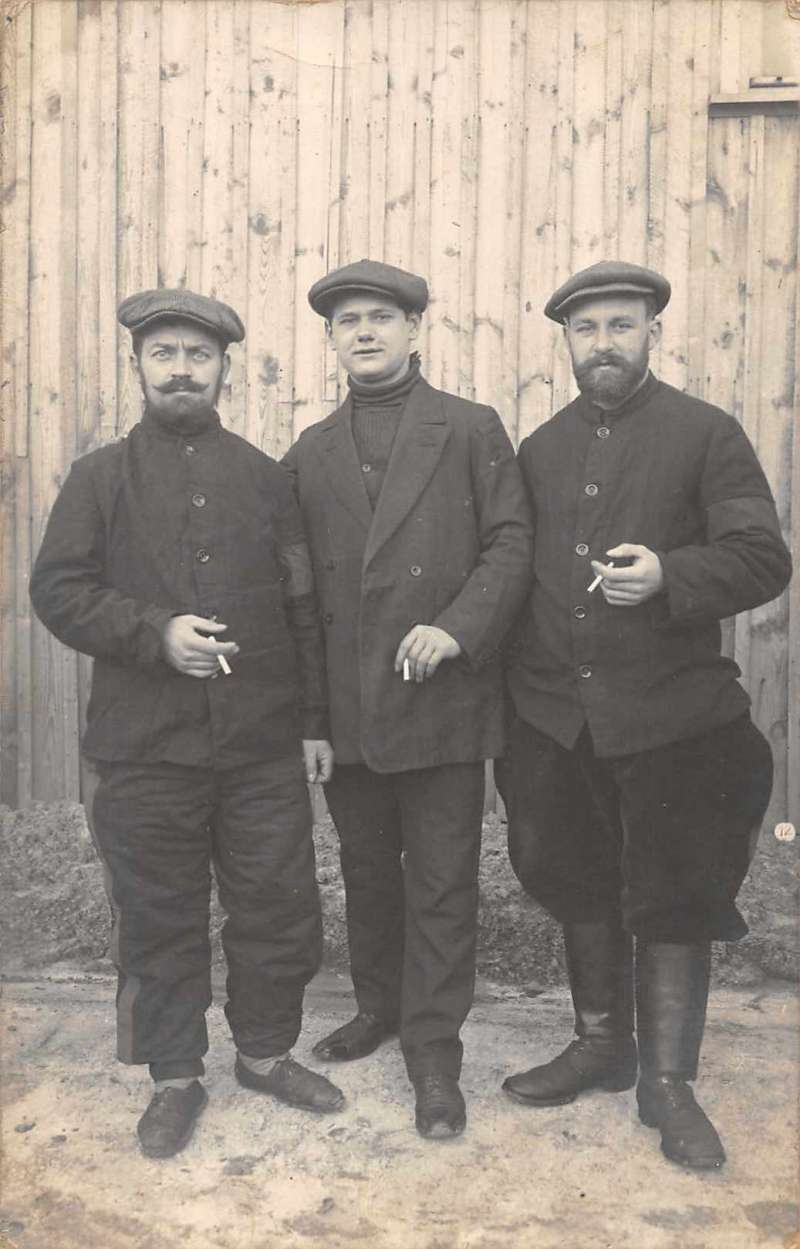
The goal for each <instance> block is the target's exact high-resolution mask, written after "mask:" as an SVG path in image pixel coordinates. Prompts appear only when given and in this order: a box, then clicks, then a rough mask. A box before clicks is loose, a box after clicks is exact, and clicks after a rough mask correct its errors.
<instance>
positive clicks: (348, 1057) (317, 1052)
mask: <svg viewBox="0 0 800 1249" xmlns="http://www.w3.org/2000/svg"><path fill="white" fill-rule="evenodd" d="M396 1035H397V1033H396V1032H387V1033H386V1036H382V1037H381V1039H380V1041H376V1042H375V1044H374V1045H371V1046H370V1047H369V1049H360V1050H359V1051H358V1053H357V1054H335V1053H332V1052H330V1051H328V1050H324V1049H320V1048H318V1046H319V1045H320V1044H321V1042H317V1045H314V1046H312V1049H311V1053H312V1054H313V1055H314V1057H315V1058H319V1059H321V1060H322V1062H326V1063H353V1062H358V1060H359V1058H368V1057H369V1055H370V1054H374V1053H375V1051H376V1049H380V1047H381V1045H383V1043H384V1041H391V1039H392V1037H393V1036H396Z"/></svg>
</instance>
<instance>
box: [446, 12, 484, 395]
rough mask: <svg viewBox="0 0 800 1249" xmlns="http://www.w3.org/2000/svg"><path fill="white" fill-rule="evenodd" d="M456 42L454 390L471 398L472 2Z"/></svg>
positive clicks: (476, 35)
mask: <svg viewBox="0 0 800 1249" xmlns="http://www.w3.org/2000/svg"><path fill="white" fill-rule="evenodd" d="M458 17H459V24H460V31H459V35H458V42H454V43H451V47H450V55H451V57H453V58H454V59H457V60H458V61H459V64H460V72H461V106H462V115H461V184H460V189H459V210H458V218H457V220H458V222H459V225H460V237H461V249H460V250H461V275H460V282H459V291H458V295H459V302H458V325H459V327H460V341H459V366H458V394H460V395H463V396H464V397H465V398H467V399H473V398H474V397H475V380H474V378H475V268H476V266H475V247H476V243H477V230H478V202H477V182H478V177H477V175H478V81H479V77H480V74H479V67H480V64H481V56H482V55H484V54H485V53H486V51H487V50H486V48H482V47H481V42H480V29H479V26H478V0H462V7H461V11H460V12H459V14H458Z"/></svg>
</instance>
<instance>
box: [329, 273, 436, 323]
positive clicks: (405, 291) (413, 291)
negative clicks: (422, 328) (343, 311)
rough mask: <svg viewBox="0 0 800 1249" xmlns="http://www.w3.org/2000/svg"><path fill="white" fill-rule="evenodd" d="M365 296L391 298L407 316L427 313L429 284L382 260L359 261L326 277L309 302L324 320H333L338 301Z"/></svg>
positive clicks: (413, 274) (415, 275)
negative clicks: (349, 296)
mask: <svg viewBox="0 0 800 1249" xmlns="http://www.w3.org/2000/svg"><path fill="white" fill-rule="evenodd" d="M362 292H364V293H367V294H374V295H383V296H384V297H388V298H389V299H392V300H394V302H395V303H396V304H399V305H400V307H401V308H403V309H405V311H406V312H424V311H425V309H426V308H427V306H428V283H427V282H426V281H425V279H424V278H421V277H418V276H417V274H416V273H408V272H407V271H406V270H405V269H396V268H395V266H394V265H385V264H384V263H383V262H382V261H380V260H356V261H355V262H354V263H353V264H351V265H344V266H343V267H342V268H341V269H334V270H333V272H332V273H326V274H325V277H324V278H320V279H319V281H318V282H315V283H314V285H313V286H312V287H311V289H310V291H309V292H308V302H309V303H310V304H311V307H312V308H313V309H314V311H315V312H318V313H319V315H320V316H321V317H326V318H329V317H330V315H331V313H332V311H333V309H334V307H335V305H336V302H337V300H339V299H341V298H342V297H343V296H346V295H358V294H361V293H362Z"/></svg>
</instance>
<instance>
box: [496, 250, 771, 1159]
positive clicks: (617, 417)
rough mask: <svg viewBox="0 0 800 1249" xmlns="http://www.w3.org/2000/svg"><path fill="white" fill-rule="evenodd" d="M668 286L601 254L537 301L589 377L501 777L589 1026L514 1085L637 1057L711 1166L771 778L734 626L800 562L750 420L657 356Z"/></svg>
mask: <svg viewBox="0 0 800 1249" xmlns="http://www.w3.org/2000/svg"><path fill="white" fill-rule="evenodd" d="M669 296H670V286H669V283H668V282H667V280H666V278H664V277H663V276H662V275H661V274H658V273H654V272H652V271H651V270H648V269H644V268H642V267H640V266H638V265H633V264H627V263H624V262H620V261H604V262H602V263H600V264H596V265H592V266H591V268H589V269H585V270H583V271H582V272H580V273H577V274H575V275H574V276H573V277H571V278H570V279H569V280H568V281H567V282H565V283H564V285H563V286H561V287H560V288H559V289H558V290H557V291H556V292H555V294H554V295H553V296H552V297H551V299H550V300H549V301H548V303H547V306H546V308H545V313H546V315H547V316H549V317H550V318H552V319H553V320H555V321H557V322H559V323H561V324H562V325H563V327H564V334H565V337H566V341H567V345H568V348H569V351H570V355H571V358H572V366H573V370H574V374H575V378H576V381H577V383H578V386H579V388H580V390H581V394H580V396H579V397H578V398H577V399H575V400H574V401H573V402H572V403H570V404H568V405H567V406H566V407H565V408H563V409H562V410H561V411H560V412H558V413H556V415H555V416H554V417H553V418H552V419H551V420H549V421H546V422H545V423H544V424H543V425H542V426H540V428H539V429H537V430H536V431H535V432H534V433H533V434H532V435H531V436H530V437H529V438H527V439H525V441H524V442H523V443H522V445H521V447H520V451H519V462H520V466H521V468H522V473H523V477H524V479H525V482H526V485H527V488H528V492H529V496H530V499H531V503H532V506H533V510H534V513H535V544H536V553H535V570H536V579H535V582H534V586H533V589H532V591H531V595H530V599H529V602H528V605H527V608H526V610H525V612H524V616H523V620H522V622H521V626H520V629H519V634H518V638H517V641H516V645H515V647H514V648H513V659H512V662H511V664H510V671H509V686H510V691H511V694H512V697H513V702H514V707H515V711H516V720H515V722H514V725H513V728H512V730H511V748H510V755H509V763H510V769H507V775H506V781H505V785H504V788H505V791H506V798H507V803H508V810H509V849H510V854H511V860H512V864H513V867H514V870H515V872H516V874H517V876H518V877H519V879H520V881H521V882H522V884H523V886H524V887H525V888H526V889H527V890H528V891H529V892H530V893H531V894H532V895H533V896H534V897H535V898H536V899H537V900H538V901H539V902H540V903H541V904H542V905H543V906H545V907H546V908H547V909H548V910H549V911H550V912H551V913H552V914H553V915H554V916H555V917H556V919H557V920H559V921H560V923H561V924H562V926H563V932H564V941H565V947H566V957H567V968H568V972H569V980H570V986H571V990H572V997H573V1002H574V1007H575V1016H576V1029H575V1030H576V1033H577V1037H576V1039H575V1040H574V1041H573V1042H572V1043H571V1044H570V1045H569V1046H568V1048H567V1049H566V1051H565V1052H564V1053H562V1054H560V1055H559V1056H558V1057H557V1058H555V1059H554V1060H553V1061H552V1062H548V1063H545V1064H544V1065H540V1066H536V1067H534V1068H532V1069H531V1070H530V1071H526V1072H524V1073H522V1074H519V1075H514V1076H511V1077H509V1078H508V1079H507V1080H506V1081H505V1083H504V1086H503V1087H504V1088H505V1090H506V1091H507V1093H508V1094H509V1095H510V1096H511V1097H513V1098H514V1099H516V1100H517V1101H519V1102H522V1103H524V1104H526V1105H529V1106H553V1105H560V1104H562V1103H565V1102H570V1101H572V1100H573V1098H575V1097H576V1096H577V1095H578V1094H579V1093H581V1092H583V1091H585V1090H589V1089H604V1090H606V1091H619V1090H623V1089H627V1088H630V1087H632V1086H633V1085H634V1084H635V1083H636V1079H637V1069H638V1071H639V1082H638V1088H637V1099H638V1106H639V1115H640V1118H641V1120H642V1122H643V1123H645V1124H646V1125H648V1126H649V1127H654V1128H660V1130H661V1134H662V1149H663V1150H664V1153H665V1154H666V1155H667V1157H669V1158H670V1159H672V1160H673V1161H675V1162H678V1163H680V1164H682V1165H685V1166H688V1167H694V1168H715V1167H719V1166H721V1165H722V1163H723V1161H724V1158H725V1154H724V1150H723V1148H722V1144H721V1142H720V1140H719V1137H718V1135H717V1132H716V1130H715V1128H714V1127H713V1125H712V1124H711V1122H710V1120H709V1119H708V1118H707V1117H706V1115H705V1114H704V1112H703V1111H702V1110H701V1108H700V1107H699V1106H698V1105H697V1103H696V1102H695V1100H694V1097H693V1094H692V1091H691V1089H690V1087H689V1082H690V1081H692V1080H693V1079H694V1078H695V1076H696V1075H697V1065H698V1058H699V1053H700V1045H701V1041H702V1037H703V1028H704V1021H705V1012H706V1002H707V997H708V987H709V968H710V949H711V942H712V941H736V940H738V939H739V938H740V937H742V936H743V935H744V934H745V933H746V932H747V926H746V924H745V922H744V920H743V918H742V916H741V914H740V913H739V911H738V910H737V907H736V895H737V892H738V889H739V887H740V885H741V883H742V880H743V878H744V875H745V873H746V871H747V868H748V864H749V861H750V855H751V853H752V849H753V845H754V835H755V834H757V832H758V828H759V825H760V822H761V819H762V817H763V815H764V812H765V811H766V808H767V803H768V800H769V796H770V788H771V783H772V757H771V753H770V748H769V745H768V744H767V742H766V741H765V739H764V737H763V736H762V735H761V733H760V732H759V731H758V730H757V729H756V728H755V726H754V725H753V724H752V722H751V720H750V715H749V712H748V707H749V702H750V700H749V698H748V696H747V694H746V693H745V691H744V690H743V689H742V687H741V686H740V685H739V683H738V682H737V677H738V676H739V675H740V673H739V669H738V668H737V666H736V664H735V663H734V662H733V661H732V660H731V659H728V658H725V657H723V656H722V655H721V653H720V620H721V619H722V618H723V617H729V616H733V615H735V614H736V613H737V612H740V611H746V610H748V609H749V608H752V607H757V606H758V605H759V604H761V603H765V602H767V601H768V600H769V599H771V598H773V597H774V596H775V595H777V594H779V593H780V591H781V590H782V589H783V587H784V586H785V585H786V583H787V581H788V579H789V575H790V571H791V564H790V558H789V553H788V551H787V549H786V547H785V545H784V542H783V540H782V537H781V531H780V526H779V523H778V518H777V516H776V513H775V506H774V503H773V500H772V496H771V494H770V489H769V486H768V484H767V481H766V479H765V477H764V474H763V472H762V470H761V468H760V466H759V464H758V461H757V459H756V457H755V454H754V452H753V449H752V447H751V446H750V444H749V442H748V440H747V438H746V437H745V435H744V433H743V432H742V429H741V427H740V426H739V424H738V423H737V422H736V421H735V420H734V419H733V417H731V416H728V415H726V414H725V413H724V412H722V411H720V409H719V408H715V407H712V406H711V405H710V404H708V403H704V402H702V401H701V400H699V399H694V398H691V397H690V396H688V395H686V394H684V393H682V392H681V391H678V390H675V389H674V388H673V387H672V386H668V385H666V384H665V383H664V382H661V381H659V380H658V379H657V378H655V377H654V376H653V374H652V373H651V372H650V371H649V367H648V364H649V355H650V350H651V348H652V347H653V346H654V345H655V344H656V343H657V342H658V339H659V336H660V333H661V323H660V321H659V320H658V314H659V313H660V312H661V310H662V309H663V308H664V307H665V305H666V303H667V301H668V299H669ZM509 770H510V776H509V775H508V771H509ZM634 937H635V938H636V978H635V979H636V983H635V998H636V1015H637V1021H636V1033H637V1039H638V1060H637V1043H636V1040H634V1024H633V997H634V992H633V977H632V962H631V959H632V938H634Z"/></svg>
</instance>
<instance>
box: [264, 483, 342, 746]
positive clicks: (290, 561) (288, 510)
mask: <svg viewBox="0 0 800 1249" xmlns="http://www.w3.org/2000/svg"><path fill="white" fill-rule="evenodd" d="M284 467H286V465H285V462H284ZM292 484H293V483H292V480H291V474H290V476H289V478H285V477H283V478H282V479H281V482H280V492H281V498H280V507H279V509H278V513H277V518H276V528H277V531H278V541H279V550H278V559H279V561H280V564H281V569H282V579H283V601H284V609H285V611H286V618H287V621H288V624H289V632H290V634H291V637H292V640H293V642H294V648H295V656H296V661H297V673H298V681H299V685H300V713H301V719H302V725H303V737H304V738H306V739H308V740H317V741H319V740H322V739H327V738H329V737H330V725H329V720H328V696H327V678H326V672H325V650H324V644H323V639H322V630H321V626H320V621H319V611H318V609H317V596H316V592H315V589H314V573H313V568H312V564H311V554H310V552H309V549H308V543H307V542H306V538H305V533H304V532H303V524H302V520H301V516H300V509H299V507H298V505H297V502H296V501H295V498H294V495H293V493H292Z"/></svg>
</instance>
